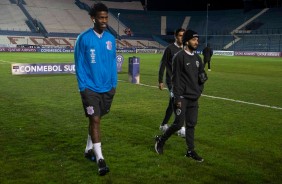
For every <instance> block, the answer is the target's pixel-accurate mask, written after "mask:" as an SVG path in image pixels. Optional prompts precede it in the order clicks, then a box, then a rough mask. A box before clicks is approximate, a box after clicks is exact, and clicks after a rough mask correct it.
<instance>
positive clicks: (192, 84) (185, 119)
mask: <svg viewBox="0 0 282 184" xmlns="http://www.w3.org/2000/svg"><path fill="white" fill-rule="evenodd" d="M198 39H199V36H198V34H197V33H196V32H195V31H192V30H186V31H185V32H184V35H183V38H182V42H183V46H184V50H181V51H179V52H178V53H177V54H176V55H175V56H174V58H173V63H172V93H173V100H174V113H175V121H174V122H173V124H172V125H171V126H170V127H169V128H168V129H167V130H166V131H165V132H164V134H163V135H161V136H156V143H155V150H156V152H157V153H158V154H162V153H163V146H164V144H165V142H166V141H167V140H168V138H169V137H170V136H171V135H172V134H173V133H174V132H176V131H178V130H179V129H180V128H181V127H182V126H183V124H184V123H185V126H186V137H185V138H186V144H187V153H186V156H187V157H190V158H192V159H194V160H196V161H198V162H203V161H204V159H203V158H202V157H200V156H199V155H198V154H197V153H196V151H195V149H194V148H195V146H194V130H195V126H196V124H197V118H198V99H199V97H200V96H201V93H202V91H203V88H204V83H205V81H206V80H207V75H206V72H205V70H204V65H203V63H202V59H201V58H200V56H199V55H198V54H196V53H195V52H194V51H195V50H196V49H197V47H198Z"/></svg>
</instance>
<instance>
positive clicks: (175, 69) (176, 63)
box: [172, 53, 183, 102]
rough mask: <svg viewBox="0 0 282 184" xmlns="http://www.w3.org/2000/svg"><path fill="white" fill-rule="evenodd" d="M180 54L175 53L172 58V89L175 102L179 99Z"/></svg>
mask: <svg viewBox="0 0 282 184" xmlns="http://www.w3.org/2000/svg"><path fill="white" fill-rule="evenodd" d="M181 58H182V57H181V54H179V53H178V54H176V55H175V56H174V57H173V59H172V91H173V95H174V98H175V102H178V101H179V100H180V96H181V90H180V89H181V88H180V87H181V86H180V79H181V68H182V63H183V62H182V61H181Z"/></svg>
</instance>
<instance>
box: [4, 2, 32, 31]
mask: <svg viewBox="0 0 282 184" xmlns="http://www.w3.org/2000/svg"><path fill="white" fill-rule="evenodd" d="M25 20H26V17H25V15H24V14H23V12H22V11H21V9H20V8H19V7H18V6H17V5H16V4H8V3H7V2H2V1H1V2H0V29H1V30H2V31H3V30H11V31H29V30H30V29H29V27H28V26H27V24H26V23H25Z"/></svg>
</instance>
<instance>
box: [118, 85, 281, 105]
mask: <svg viewBox="0 0 282 184" xmlns="http://www.w3.org/2000/svg"><path fill="white" fill-rule="evenodd" d="M119 81H120V82H127V81H124V80H119ZM137 85H140V86H145V87H151V88H159V87H158V86H151V85H147V84H137ZM165 89H166V88H165ZM202 96H204V97H208V98H213V99H219V100H226V101H231V102H236V103H242V104H248V105H255V106H259V107H265V108H270V109H278V110H282V107H276V106H271V105H263V104H258V103H253V102H245V101H242V100H235V99H231V98H223V97H217V96H211V95H204V94H202Z"/></svg>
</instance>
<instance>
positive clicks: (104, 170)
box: [98, 159, 110, 176]
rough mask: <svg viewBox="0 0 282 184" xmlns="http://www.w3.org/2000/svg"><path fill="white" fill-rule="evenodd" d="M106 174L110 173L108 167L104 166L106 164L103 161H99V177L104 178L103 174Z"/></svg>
mask: <svg viewBox="0 0 282 184" xmlns="http://www.w3.org/2000/svg"><path fill="white" fill-rule="evenodd" d="M108 172H110V169H109V167H108V166H107V165H106V162H105V160H104V159H100V160H99V161H98V173H99V175H100V176H104V175H105V174H107V173H108Z"/></svg>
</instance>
